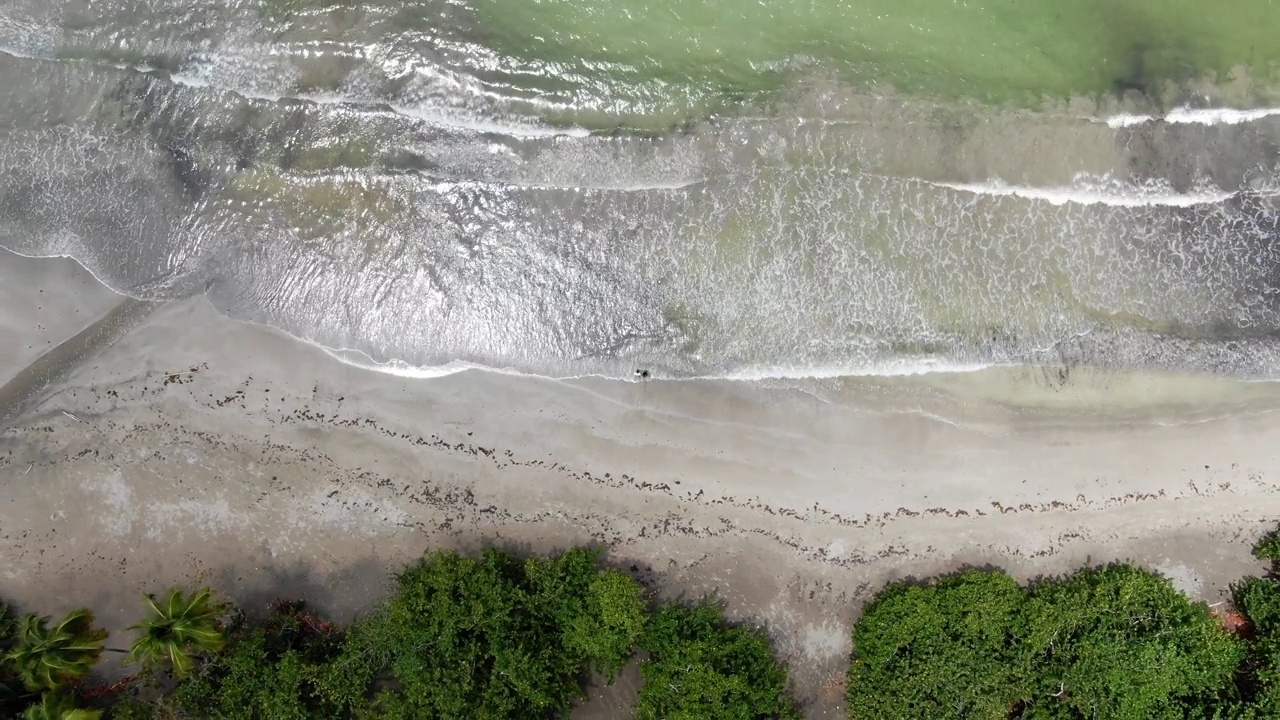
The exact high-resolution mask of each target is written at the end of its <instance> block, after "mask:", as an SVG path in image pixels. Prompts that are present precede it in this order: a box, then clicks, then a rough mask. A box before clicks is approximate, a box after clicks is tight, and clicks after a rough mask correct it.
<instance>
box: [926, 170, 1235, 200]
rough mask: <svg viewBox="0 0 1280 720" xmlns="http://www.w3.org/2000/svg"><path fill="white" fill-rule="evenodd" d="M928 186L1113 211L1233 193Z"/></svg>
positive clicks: (1106, 184) (1088, 186)
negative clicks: (1095, 206) (1102, 207)
mask: <svg viewBox="0 0 1280 720" xmlns="http://www.w3.org/2000/svg"><path fill="white" fill-rule="evenodd" d="M929 184H930V185H935V186H938V187H945V188H950V189H952V190H959V191H961V192H968V193H974V194H976V195H995V196H1015V197H1020V198H1026V199H1028V200H1041V201H1044V202H1047V203H1049V204H1051V205H1066V204H1068V203H1074V204H1077V205H1110V206H1113V207H1154V206H1167V207H1192V206H1195V205H1206V204H1212V203H1219V202H1222V201H1224V200H1227V199H1229V198H1231V197H1232V196H1233V195H1235V193H1234V192H1227V191H1225V190H1220V189H1218V188H1211V187H1204V188H1201V189H1198V190H1196V191H1194V192H1189V193H1178V192H1175V191H1174V190H1173V189H1172V188H1170V187H1168V186H1167V185H1162V184H1152V185H1148V186H1138V185H1132V184H1129V183H1119V182H1115V181H1113V180H1110V179H1107V178H1102V179H1098V178H1088V177H1084V176H1081V177H1078V178H1077V179H1076V181H1075V182H1074V183H1073V184H1072V185H1070V186H1067V187H1029V186H1024V185H1010V184H1008V183H1006V182H1004V181H1002V180H988V181H986V182H980V183H947V182H930V183H929Z"/></svg>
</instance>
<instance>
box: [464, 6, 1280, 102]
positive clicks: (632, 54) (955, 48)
mask: <svg viewBox="0 0 1280 720" xmlns="http://www.w3.org/2000/svg"><path fill="white" fill-rule="evenodd" d="M471 8H472V10H473V12H474V17H475V25H474V29H473V32H471V33H468V34H469V35H470V37H471V39H472V40H473V41H474V42H475V43H476V47H483V48H484V51H483V52H484V53H485V56H486V58H487V59H488V61H489V62H488V64H487V67H489V68H493V69H494V70H495V72H494V73H493V74H492V75H491V76H490V77H491V78H492V79H493V80H494V82H495V83H498V84H501V85H503V86H505V88H506V89H509V90H511V91H513V92H515V93H517V94H518V93H520V92H521V91H523V92H525V93H527V96H528V97H531V98H532V97H536V98H540V99H543V100H546V101H548V102H547V104H548V106H554V105H556V104H562V105H568V106H573V107H576V108H579V109H581V108H583V107H592V108H596V109H599V110H600V111H602V112H604V113H606V114H610V115H622V116H631V117H633V118H634V117H638V116H643V115H648V116H650V117H651V118H652V117H653V116H654V115H658V116H662V117H665V118H668V119H673V120H676V121H679V120H680V119H681V116H685V119H686V120H687V119H696V117H697V115H699V114H705V113H714V112H717V111H721V110H725V109H727V108H730V107H735V106H737V105H739V104H741V103H744V102H746V103H761V102H768V101H769V100H771V99H773V98H775V97H777V94H778V93H779V91H780V89H782V88H783V87H785V86H786V85H787V83H788V82H789V81H792V80H794V79H795V78H796V77H797V76H798V75H801V76H802V75H804V74H806V73H823V74H830V75H833V76H834V77H835V78H837V79H838V80H840V81H841V82H847V83H852V84H854V85H855V86H860V87H876V88H881V89H884V88H892V89H894V90H896V91H899V92H903V93H912V94H925V95H929V96H934V97H937V98H941V99H953V100H955V99H965V100H977V101H980V102H983V103H993V104H1001V105H1018V106H1026V107H1036V106H1039V105H1041V104H1043V103H1044V102H1045V101H1046V100H1050V101H1057V100H1065V99H1070V98H1077V97H1089V98H1095V99H1096V98H1098V97H1101V96H1106V95H1108V94H1120V93H1125V92H1129V93H1133V92H1135V91H1136V92H1137V93H1140V94H1142V95H1144V96H1146V97H1148V98H1150V100H1151V102H1152V104H1153V105H1154V106H1156V107H1157V108H1158V107H1159V106H1160V105H1161V104H1162V103H1169V102H1182V101H1185V100H1186V99H1187V98H1186V97H1185V96H1186V94H1187V92H1188V91H1189V90H1190V89H1191V88H1193V87H1194V86H1195V84H1196V83H1198V82H1199V83H1203V82H1209V83H1214V82H1217V83H1219V84H1225V83H1226V82H1227V80H1228V78H1234V79H1233V81H1232V84H1233V85H1235V86H1237V87H1235V92H1236V94H1237V97H1233V98H1230V99H1231V100H1233V101H1234V102H1235V103H1237V104H1238V103H1244V104H1266V103H1268V102H1274V101H1276V100H1277V99H1280V93H1278V92H1277V91H1278V90H1280V87H1278V86H1280V82H1278V80H1280V3H1277V2H1273V1H1272V0H1219V1H1216V2H1207V1H1205V0H955V1H952V0H473V2H472V4H471ZM552 114H554V113H552Z"/></svg>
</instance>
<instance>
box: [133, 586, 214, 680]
mask: <svg viewBox="0 0 1280 720" xmlns="http://www.w3.org/2000/svg"><path fill="white" fill-rule="evenodd" d="M212 597H213V593H212V592H210V591H209V588H201V589H200V590H197V591H195V592H194V593H192V594H191V597H186V596H185V594H184V593H183V592H182V591H181V590H179V589H178V588H174V589H172V590H170V591H169V595H168V597H166V598H165V600H164V602H158V601H157V600H156V596H155V595H147V606H148V607H150V608H151V617H149V618H147V619H146V620H143V621H142V622H141V623H138V624H137V625H134V626H133V627H132V628H130V629H131V630H141V631H142V636H141V637H139V638H138V639H137V641H136V642H134V643H133V649H131V650H130V651H129V660H130V661H131V662H136V663H140V664H142V665H144V666H148V665H155V664H158V663H160V662H163V661H165V660H168V661H169V663H170V664H172V665H173V672H174V674H175V675H177V676H178V677H184V676H186V674H187V673H188V672H190V671H191V666H192V665H193V664H194V659H193V657H192V656H193V655H194V654H196V653H199V652H202V651H204V652H217V651H218V650H221V649H222V644H223V638H222V629H221V627H220V624H219V622H218V619H219V616H221V615H222V608H221V607H219V606H218V605H217V604H216V603H213V602H212V600H211V599H212Z"/></svg>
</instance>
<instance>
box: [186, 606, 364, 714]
mask: <svg viewBox="0 0 1280 720" xmlns="http://www.w3.org/2000/svg"><path fill="white" fill-rule="evenodd" d="M344 646H345V643H344V640H343V636H342V634H341V633H339V632H337V631H335V630H333V629H332V628H331V627H330V626H329V624H328V623H326V622H323V621H319V620H316V619H315V618H314V617H312V616H311V615H310V613H308V612H307V611H306V609H305V608H304V607H303V605H302V603H300V602H283V603H277V604H276V606H275V608H274V611H273V614H272V616H271V617H270V618H269V619H268V620H267V622H266V623H264V624H262V625H254V626H247V627H243V628H239V629H237V630H236V631H235V632H233V633H232V634H231V635H230V637H229V642H228V647H227V648H226V650H225V651H224V652H221V653H218V654H216V655H213V656H210V657H207V658H206V659H205V660H203V661H202V662H201V663H200V664H199V666H198V667H197V668H196V669H195V670H194V671H193V672H192V673H190V674H189V675H188V676H187V677H186V678H184V679H183V680H182V681H181V682H179V683H178V685H177V687H176V688H175V689H174V691H173V693H172V696H171V700H172V703H173V704H174V705H176V706H177V707H179V708H181V709H182V710H184V711H185V712H186V713H189V714H190V715H191V716H194V717H201V718H219V719H221V718H225V719H227V720H233V719H234V720H241V719H243V718H262V719H264V720H303V719H304V718H325V719H326V720H333V719H338V718H347V717H352V716H353V715H354V714H355V713H356V712H357V711H358V710H359V709H361V708H363V706H364V704H365V698H366V697H367V696H368V694H369V685H370V683H371V681H372V672H371V671H370V670H369V669H368V667H367V664H366V663H363V662H361V660H360V658H359V657H358V656H353V657H345V656H344V654H343V653H344ZM350 660H355V662H354V663H352V662H348V661H350Z"/></svg>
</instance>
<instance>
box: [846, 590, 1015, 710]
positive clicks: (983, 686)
mask: <svg viewBox="0 0 1280 720" xmlns="http://www.w3.org/2000/svg"><path fill="white" fill-rule="evenodd" d="M1023 602H1024V595H1023V591H1022V589H1021V588H1020V587H1018V583H1017V582H1016V581H1015V580H1014V579H1013V578H1011V577H1009V576H1008V575H1006V574H1004V573H1002V572H986V571H978V570H970V571H966V572H962V573H959V574H957V575H952V576H949V577H944V578H941V579H940V580H938V581H936V582H933V583H930V584H928V585H919V584H911V583H896V584H893V585H889V586H888V587H886V588H885V589H884V590H882V591H881V592H880V594H879V595H877V596H876V598H875V600H873V601H872V602H870V603H868V604H867V606H866V607H865V608H864V609H863V611H862V616H861V617H860V618H859V619H858V621H857V623H856V624H855V625H854V629H853V652H854V657H853V663H852V665H851V667H850V670H849V683H848V686H847V692H846V694H847V700H848V708H849V714H850V717H855V718H866V719H867V720H874V719H877V718H885V719H889V718H895V719H896V718H921V719H922V720H923V719H925V718H928V719H930V720H933V719H936V720H947V719H951V718H954V719H955V720H967V719H969V718H973V719H974V720H981V719H983V718H990V719H993V720H994V719H997V718H999V719H1003V718H1007V717H1008V716H1009V713H1010V709H1011V708H1013V707H1014V706H1015V704H1016V703H1017V702H1018V700H1019V699H1020V698H1022V697H1023V696H1024V695H1025V687H1024V685H1023V681H1022V679H1021V678H1019V677H1018V676H1017V675H1016V674H1015V673H1014V672H1013V668H1012V658H1011V652H1010V651H1011V649H1012V647H1013V644H1014V637H1013V634H1012V633H1013V629H1014V626H1015V625H1016V623H1017V621H1018V619H1019V616H1020V613H1021V611H1022V605H1023Z"/></svg>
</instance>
